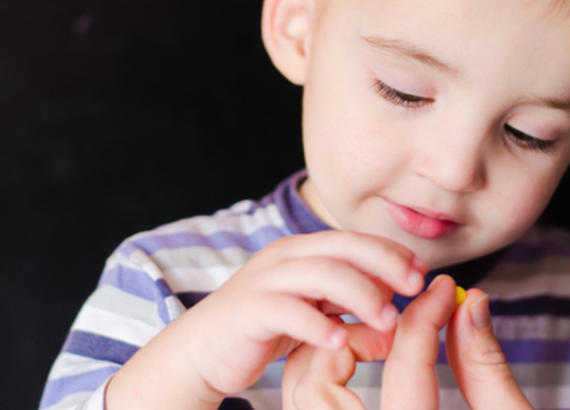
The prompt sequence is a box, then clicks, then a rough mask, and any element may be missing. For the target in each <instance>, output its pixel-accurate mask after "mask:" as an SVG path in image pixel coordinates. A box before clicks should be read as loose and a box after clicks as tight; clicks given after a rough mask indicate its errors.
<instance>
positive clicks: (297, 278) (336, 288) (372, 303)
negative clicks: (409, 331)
mask: <svg viewBox="0 0 570 410" xmlns="http://www.w3.org/2000/svg"><path fill="white" fill-rule="evenodd" d="M257 285H258V286H262V287H264V288H266V289H269V290H270V291H273V292H281V293H289V294H294V295H297V296H299V297H303V298H307V299H312V300H327V301H328V302H331V303H333V304H335V305H337V306H342V307H343V308H344V309H345V310H346V311H347V312H350V313H354V314H355V315H356V316H358V317H359V318H360V320H362V321H364V322H366V323H368V324H369V325H370V326H372V327H374V328H376V329H379V330H387V329H390V328H392V327H394V326H395V324H396V320H397V317H398V312H397V310H396V308H395V307H394V306H392V305H391V304H390V301H391V299H392V296H393V292H392V291H391V290H390V289H388V288H386V287H385V286H383V285H376V284H375V283H374V282H373V281H371V280H370V277H369V276H367V275H362V274H361V273H360V272H359V271H357V270H356V269H355V268H354V267H353V266H352V265H349V264H347V263H345V262H344V261H341V260H335V259H332V258H330V257H321V256H313V257H307V258H304V259H290V260H287V261H285V262H282V263H280V264H279V265H278V266H275V268H274V269H272V272H271V274H270V275H265V276H264V277H263V278H262V279H260V281H259V282H258V283H257Z"/></svg>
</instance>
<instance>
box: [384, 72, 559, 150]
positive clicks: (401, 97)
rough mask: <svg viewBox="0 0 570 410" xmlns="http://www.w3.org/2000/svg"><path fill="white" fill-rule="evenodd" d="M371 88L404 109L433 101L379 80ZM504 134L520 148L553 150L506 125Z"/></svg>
mask: <svg viewBox="0 0 570 410" xmlns="http://www.w3.org/2000/svg"><path fill="white" fill-rule="evenodd" d="M373 87H374V89H375V90H376V92H377V93H378V94H379V95H380V97H382V98H384V99H385V100H386V101H388V102H389V103H392V104H394V105H399V106H401V107H404V108H410V109H418V108H421V107H423V106H425V105H426V104H430V103H432V102H433V101H434V100H433V99H431V98H425V97H419V96H417V95H412V94H407V93H403V92H401V91H398V90H396V89H394V88H392V87H389V86H388V85H386V84H384V83H383V82H382V81H380V80H374V83H373ZM505 132H506V133H507V134H508V138H510V139H511V140H513V142H514V143H515V144H517V145H518V146H520V147H522V148H526V149H530V150H532V151H540V152H545V153H549V152H551V151H552V149H553V148H554V143H555V141H550V140H541V139H539V138H534V137H532V136H530V135H528V134H525V133H524V132H522V131H519V130H517V129H516V128H513V127H511V126H510V125H508V124H505Z"/></svg>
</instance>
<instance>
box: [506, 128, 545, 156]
mask: <svg viewBox="0 0 570 410" xmlns="http://www.w3.org/2000/svg"><path fill="white" fill-rule="evenodd" d="M505 131H506V133H507V134H508V136H509V138H510V139H511V140H512V141H513V142H514V143H515V144H517V145H518V146H520V147H522V148H526V149H530V150H533V151H541V152H546V153H548V152H551V151H552V149H553V148H554V143H555V142H556V141H555V140H541V139H540V138H535V137H533V136H531V135H528V134H525V133H524V132H522V131H519V130H517V129H516V128H513V127H511V126H510V125H509V124H505Z"/></svg>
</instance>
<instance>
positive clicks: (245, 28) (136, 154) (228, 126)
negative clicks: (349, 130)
mask: <svg viewBox="0 0 570 410" xmlns="http://www.w3.org/2000/svg"><path fill="white" fill-rule="evenodd" d="M260 14H261V0H255V1H252V0H248V1H243V0H240V1H238V0H234V1H230V0H224V1H223V2H218V1H203V2H201V1H188V0H137V1H126V0H112V1H111V0H100V1H84V0H54V1H51V2H48V1H41V2H40V1H35V2H30V1H22V2H20V3H15V2H14V3H12V4H8V3H7V2H2V3H1V4H0V141H1V148H0V155H1V161H0V163H1V172H0V187H1V202H0V203H1V204H2V205H1V207H2V208H1V209H2V213H1V215H2V217H3V218H2V221H3V223H2V225H3V226H2V228H3V229H2V231H3V234H2V235H1V238H2V239H1V241H2V243H1V246H2V247H1V248H0V249H1V252H2V253H1V261H2V262H1V275H2V281H1V286H2V288H1V289H2V298H1V312H2V318H3V319H4V321H3V325H2V326H1V328H2V329H3V331H2V334H3V336H2V350H1V351H2V356H3V357H4V360H3V364H4V366H3V367H4V369H3V371H1V372H0V374H1V375H2V376H1V377H2V380H1V381H0V386H1V387H0V408H1V409H33V408H37V406H38V402H39V398H40V394H41V389H42V386H43V383H44V380H45V378H46V377H47V372H48V370H49V367H50V365H51V363H52V362H53V360H54V358H55V356H56V354H57V352H58V351H59V349H60V347H61V345H62V343H63V340H64V338H65V335H66V333H67V330H68V328H69V326H70V325H71V322H72V320H73V318H74V317H75V315H76V313H77V311H78V309H79V307H80V306H81V304H82V302H83V301H84V299H85V298H86V297H87V296H88V294H89V293H90V292H91V291H92V289H93V288H94V286H95V284H96V282H97V279H98V277H99V274H100V272H101V269H102V268H103V264H104V262H105V259H106V258H107V257H108V256H109V254H110V252H112V251H113V249H114V248H115V247H116V246H117V245H118V244H119V242H120V241H122V240H123V239H124V238H126V237H127V236H129V235H131V234H133V233H136V232H138V231H141V230H145V229H150V228H154V227H156V226H157V225H160V224H163V223H166V222H170V221H173V220H176V219H179V218H183V217H186V216H191V215H195V214H199V213H210V212H213V211H215V210H216V209H219V208H221V207H225V206H228V205H230V204H232V203H233V202H235V201H237V200H240V199H244V198H258V197H260V196H262V195H263V194H265V193H266V192H268V191H269V190H271V189H272V188H273V187H274V186H275V185H276V184H277V183H278V182H279V181H280V180H281V179H283V178H284V177H286V176H288V175H289V174H290V173H292V172H294V171H295V170H297V169H299V168H301V167H302V164H303V161H302V153H301V137H300V110H301V109H300V98H301V90H300V89H299V88H297V87H294V86H292V85H290V84H289V83H288V82H287V81H286V80H285V79H284V78H283V77H282V76H281V75H280V74H279V73H278V72H277V71H276V70H275V69H274V68H273V67H272V65H271V62H270V60H269V58H268V57H267V55H266V53H265V51H264V49H263V45H262V42H261V34H260V29H259V26H260V23H259V21H260ZM6 324H7V325H6ZM6 366H7V367H6Z"/></svg>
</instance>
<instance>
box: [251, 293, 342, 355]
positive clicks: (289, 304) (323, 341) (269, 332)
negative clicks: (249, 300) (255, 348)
mask: <svg viewBox="0 0 570 410" xmlns="http://www.w3.org/2000/svg"><path fill="white" fill-rule="evenodd" d="M245 314H247V315H248V317H250V318H251V319H250V320H248V322H247V323H249V326H250V328H249V329H246V334H248V335H249V336H250V337H252V338H254V339H257V340H259V341H267V340H270V339H273V338H275V337H277V336H280V335H287V336H289V337H291V338H293V339H296V340H298V341H300V342H305V343H309V344H311V345H314V346H319V347H322V348H325V349H333V350H334V349H340V348H342V347H344V346H346V344H347V332H346V330H345V329H343V328H342V326H341V325H340V324H339V323H336V322H335V321H334V320H331V319H330V318H328V317H327V316H326V315H324V314H323V313H322V312H320V311H319V310H318V309H316V308H315V307H314V306H312V305H310V304H309V303H307V302H305V301H303V300H301V299H298V298H295V297H292V296H289V295H283V294H267V295H264V296H263V297H261V298H259V303H257V304H255V305H252V306H251V309H250V310H249V311H248V312H245ZM246 326H248V325H246Z"/></svg>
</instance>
